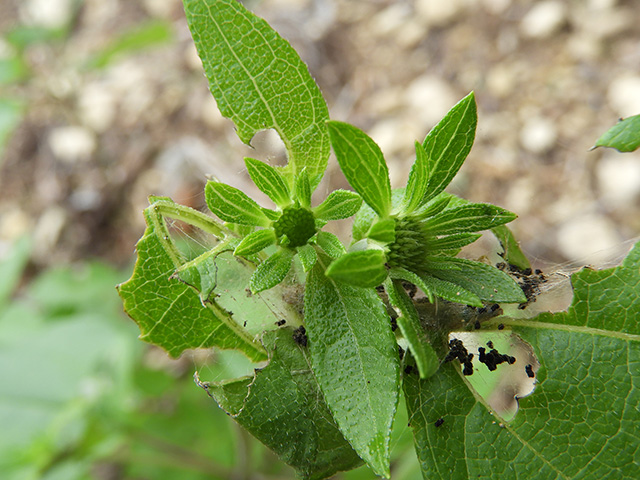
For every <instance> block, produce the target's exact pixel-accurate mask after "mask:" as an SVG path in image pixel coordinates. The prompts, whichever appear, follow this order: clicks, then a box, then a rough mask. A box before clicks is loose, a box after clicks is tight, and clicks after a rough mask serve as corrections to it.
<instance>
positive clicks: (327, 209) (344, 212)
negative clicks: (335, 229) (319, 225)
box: [313, 190, 362, 220]
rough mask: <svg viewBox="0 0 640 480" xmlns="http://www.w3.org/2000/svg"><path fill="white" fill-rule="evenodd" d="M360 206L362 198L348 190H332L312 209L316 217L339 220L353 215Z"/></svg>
mask: <svg viewBox="0 0 640 480" xmlns="http://www.w3.org/2000/svg"><path fill="white" fill-rule="evenodd" d="M361 206H362V198H360V195H358V194H357V193H355V192H350V191H348V190H334V191H333V192H331V193H330V194H329V196H328V197H327V198H326V199H325V201H324V202H322V203H321V204H320V205H318V206H317V207H315V208H314V209H313V213H314V215H315V216H316V218H321V219H322V220H340V219H342V218H348V217H350V216H352V215H355V214H356V213H357V212H358V210H360V207H361Z"/></svg>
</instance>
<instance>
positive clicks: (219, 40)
mask: <svg viewBox="0 0 640 480" xmlns="http://www.w3.org/2000/svg"><path fill="white" fill-rule="evenodd" d="M183 3H184V10H185V13H186V16H187V23H188V24H189V29H190V30H191V35H192V36H193V40H194V42H195V45H196V48H197V50H198V55H200V58H201V59H202V63H203V66H204V70H205V73H206V75H207V79H208V80H209V88H210V89H211V93H212V94H213V96H214V97H215V99H216V101H217V103H218V107H219V108H220V111H221V112H222V114H223V115H224V116H225V117H228V118H230V119H231V120H232V121H233V123H235V125H236V129H237V132H238V136H239V137H240V139H241V140H242V141H243V142H245V143H247V144H248V143H249V142H250V141H251V138H252V137H253V136H254V134H255V133H256V132H258V131H259V130H264V129H267V128H273V129H275V130H276V131H277V132H278V134H279V135H280V138H281V139H282V141H283V142H284V145H285V147H286V149H287V153H288V160H289V164H288V165H287V167H286V168H285V169H283V171H284V172H285V174H286V175H288V176H289V178H291V179H292V178H293V175H294V174H297V173H299V172H300V171H301V170H302V169H303V168H305V167H306V168H307V174H308V175H309V178H310V180H311V186H312V189H313V188H315V186H317V185H318V183H319V182H320V179H321V178H322V175H323V173H324V170H325V168H326V166H327V160H328V158H329V148H330V147H329V137H328V134H327V127H326V121H327V120H329V111H328V109H327V105H326V103H325V101H324V99H323V98H322V94H321V93H320V90H319V89H318V86H317V85H316V83H315V82H314V80H313V78H312V77H311V75H310V74H309V70H308V69H307V66H306V65H305V64H304V63H303V62H302V60H300V57H299V56H298V54H297V53H296V51H295V50H294V49H293V48H292V47H291V45H289V42H287V41H286V40H284V39H283V38H282V37H281V36H280V35H278V33H276V32H275V31H274V30H273V29H272V28H271V27H270V26H269V24H268V23H267V22H265V21H264V20H263V19H261V18H259V17H257V16H255V15H254V14H253V13H251V12H249V11H248V10H247V9H246V8H245V7H244V6H242V4H241V3H240V2H237V1H235V0H183Z"/></svg>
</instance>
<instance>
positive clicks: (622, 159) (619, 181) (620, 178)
mask: <svg viewBox="0 0 640 480" xmlns="http://www.w3.org/2000/svg"><path fill="white" fill-rule="evenodd" d="M639 160H640V158H639V156H638V155H636V154H633V155H629V154H625V155H621V154H620V153H618V152H615V151H609V152H607V153H606V154H605V156H604V157H603V158H602V159H601V160H600V162H599V163H598V167H597V178H598V187H599V188H600V193H601V195H602V200H603V202H605V203H606V204H608V205H609V206H611V207H612V208H619V207H625V206H628V205H633V203H634V202H635V201H636V199H637V198H638V196H639V195H640V161H639Z"/></svg>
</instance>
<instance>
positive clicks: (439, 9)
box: [415, 0, 465, 26]
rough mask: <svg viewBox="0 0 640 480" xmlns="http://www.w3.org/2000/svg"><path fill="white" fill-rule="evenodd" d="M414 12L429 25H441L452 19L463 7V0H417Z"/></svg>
mask: <svg viewBox="0 0 640 480" xmlns="http://www.w3.org/2000/svg"><path fill="white" fill-rule="evenodd" d="M415 5H416V12H417V13H418V15H419V17H420V19H421V20H422V21H423V22H425V23H426V24H427V25H430V26H442V25H446V24H447V23H449V22H451V21H452V20H454V19H455V18H456V17H457V16H458V15H459V14H460V13H462V11H463V10H464V8H465V2H463V0H417V1H416V3H415Z"/></svg>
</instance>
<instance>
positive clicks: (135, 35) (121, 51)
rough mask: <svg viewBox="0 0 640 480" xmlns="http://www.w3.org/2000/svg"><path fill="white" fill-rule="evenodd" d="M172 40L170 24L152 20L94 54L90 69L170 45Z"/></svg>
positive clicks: (89, 64)
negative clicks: (125, 56) (145, 50)
mask: <svg viewBox="0 0 640 480" xmlns="http://www.w3.org/2000/svg"><path fill="white" fill-rule="evenodd" d="M172 39H173V30H172V28H171V24H170V23H169V22H166V21H161V20H152V21H149V22H146V23H142V24H138V25H136V26H135V27H133V28H132V29H131V30H129V31H127V32H124V33H122V34H120V35H119V36H118V37H116V38H115V39H113V40H112V41H111V43H109V45H107V46H106V47H105V48H104V49H103V50H101V51H100V52H98V53H96V54H94V55H93V57H92V58H91V59H90V60H89V62H88V67H89V68H104V67H106V66H107V65H109V64H110V63H111V62H112V61H113V60H114V59H116V58H119V57H121V56H123V55H127V54H133V53H135V52H138V51H140V50H143V49H145V48H149V47H152V46H156V45H163V44H168V43H169V42H171V41H172Z"/></svg>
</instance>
